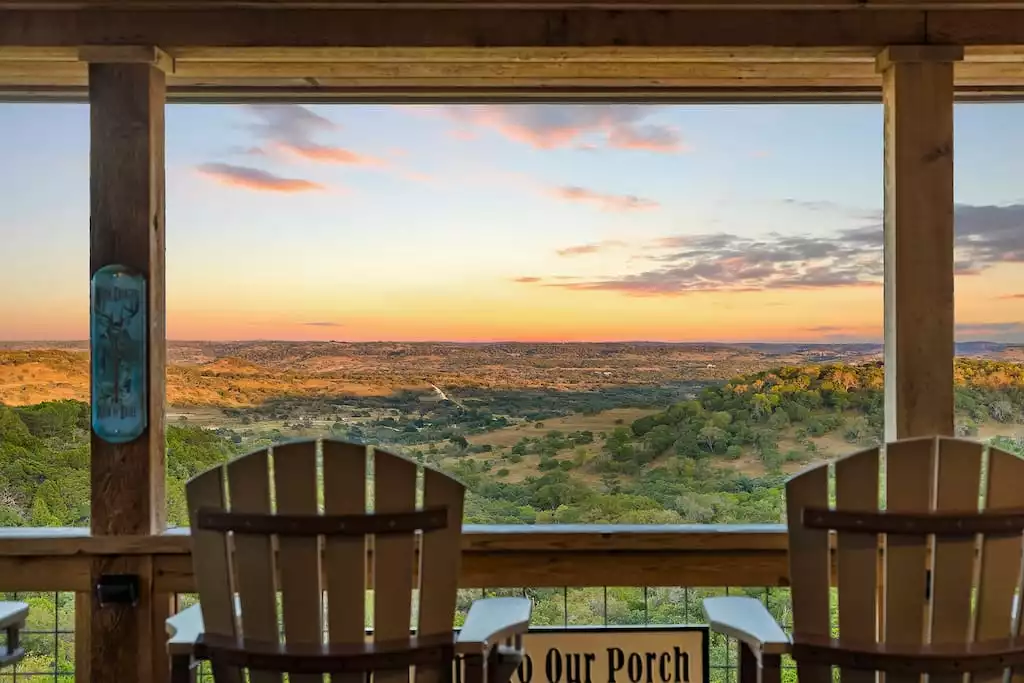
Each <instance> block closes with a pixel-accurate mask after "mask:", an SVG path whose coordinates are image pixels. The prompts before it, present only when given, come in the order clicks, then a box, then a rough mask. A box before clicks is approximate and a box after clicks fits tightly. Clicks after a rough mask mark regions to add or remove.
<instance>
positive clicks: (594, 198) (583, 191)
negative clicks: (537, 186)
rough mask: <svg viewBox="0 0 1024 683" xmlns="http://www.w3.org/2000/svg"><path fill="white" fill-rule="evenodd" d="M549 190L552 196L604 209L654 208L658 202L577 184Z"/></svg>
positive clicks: (632, 209) (636, 209) (631, 209)
mask: <svg viewBox="0 0 1024 683" xmlns="http://www.w3.org/2000/svg"><path fill="white" fill-rule="evenodd" d="M549 192H550V194H551V195H552V196H554V197H557V198H558V199H563V200H565V201H569V202H591V203H593V204H596V205H598V206H600V207H601V208H602V209H604V210H605V211H638V210H643V209H654V208H657V207H658V206H659V204H658V202H656V201H654V200H653V199H646V198H644V197H637V196H636V195H632V194H611V193H608V192H598V191H597V190H588V189H587V188H585V187H580V186H578V185H563V186H561V187H555V188H551V189H550V190H549Z"/></svg>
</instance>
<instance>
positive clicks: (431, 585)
mask: <svg viewBox="0 0 1024 683" xmlns="http://www.w3.org/2000/svg"><path fill="white" fill-rule="evenodd" d="M465 495H466V490H465V488H464V487H463V486H462V485H461V484H459V483H458V482H457V481H455V480H454V479H451V478H449V477H447V476H445V475H444V474H442V473H440V472H436V471H434V470H432V469H429V468H424V471H423V506H424V507H433V506H446V507H447V508H448V527H447V528H445V529H442V530H439V531H432V532H429V533H424V534H423V535H422V540H421V551H420V575H419V581H418V586H419V596H420V605H419V615H418V624H417V627H416V630H417V634H418V635H421V636H423V635H426V636H435V635H440V634H443V633H446V632H448V633H450V632H451V630H452V624H454V623H455V604H456V602H457V599H458V589H459V564H460V562H459V560H460V559H461V557H460V556H461V549H460V548H459V536H460V534H461V531H462V507H463V500H464V498H465ZM441 681H442V676H441V671H440V670H438V669H436V668H433V669H431V668H423V669H417V670H416V681H415V683H441Z"/></svg>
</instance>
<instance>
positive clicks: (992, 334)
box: [956, 322, 1024, 341]
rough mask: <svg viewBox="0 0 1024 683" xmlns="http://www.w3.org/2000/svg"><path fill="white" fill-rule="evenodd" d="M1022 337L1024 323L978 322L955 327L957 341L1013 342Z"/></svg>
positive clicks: (960, 324) (1023, 334)
mask: <svg viewBox="0 0 1024 683" xmlns="http://www.w3.org/2000/svg"><path fill="white" fill-rule="evenodd" d="M1022 336H1024V322H1014V323H1005V322H978V323H959V324H957V326H956V337H957V339H965V340H968V341H970V340H973V341H982V340H984V341H1014V340H1020V338H1021V337H1022Z"/></svg>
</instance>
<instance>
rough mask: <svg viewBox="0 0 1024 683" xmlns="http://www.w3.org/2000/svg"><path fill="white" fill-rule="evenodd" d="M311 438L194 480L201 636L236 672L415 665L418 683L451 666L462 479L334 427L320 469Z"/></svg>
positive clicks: (435, 682) (361, 676)
mask: <svg viewBox="0 0 1024 683" xmlns="http://www.w3.org/2000/svg"><path fill="white" fill-rule="evenodd" d="M317 446H318V442H316V441H302V442H295V443H287V444H282V445H277V446H273V447H272V448H267V449H264V450H260V451H256V452H254V453H250V454H248V455H245V456H243V457H241V458H238V459H236V460H233V461H231V462H228V463H227V464H225V465H222V466H220V467H217V468H214V469H212V470H209V471H207V472H204V473H203V474H201V475H199V476H197V477H196V478H194V479H192V480H191V481H190V482H189V483H188V484H187V486H186V495H187V499H188V508H189V516H190V520H191V525H192V553H193V555H192V557H193V566H194V572H195V577H196V584H197V587H198V591H199V600H200V604H201V609H202V613H203V621H204V626H205V633H204V635H203V642H202V643H201V644H200V649H201V653H202V656H203V657H205V658H208V659H209V660H210V662H211V664H212V667H213V670H214V678H215V680H216V681H217V683H224V682H225V681H231V682H232V683H240V682H241V681H242V680H243V676H242V672H243V671H244V670H245V669H248V670H249V672H250V674H251V677H250V680H251V681H252V682H253V683H271V682H273V683H280V682H281V681H282V675H281V673H282V672H289V680H290V681H291V682H292V683H310V682H312V681H316V682H317V683H320V681H322V680H323V677H322V675H321V674H323V673H328V672H331V673H332V674H333V675H332V678H331V680H332V681H344V682H345V683H355V682H357V681H363V680H365V674H366V673H368V672H375V673H374V680H375V681H376V682H377V683H408V681H409V674H410V667H414V669H415V677H416V681H415V683H439V682H442V681H447V680H449V679H450V676H451V671H452V661H453V656H454V655H453V624H454V616H455V604H456V594H457V590H458V577H459V560H460V557H461V554H460V536H461V529H462V507H463V498H464V495H465V490H464V488H463V486H462V485H461V484H459V483H458V482H456V481H455V480H453V479H451V478H449V477H447V476H445V475H444V474H441V473H440V472H437V471H434V470H432V469H429V468H420V467H419V466H418V465H417V463H415V462H413V461H411V460H408V459H405V458H402V457H399V456H396V455H393V454H391V453H386V452H383V451H380V450H372V449H369V448H367V447H365V446H361V445H355V444H350V443H344V442H340V441H334V440H324V441H322V444H321V448H320V449H319V451H320V454H321V455H322V469H320V468H318V466H317V465H318V448H317ZM371 467H372V471H371V470H370V468H371ZM421 469H422V472H423V479H422V482H423V483H422V491H423V493H422V503H421V504H417V479H418V474H419V472H420V470H421ZM321 477H322V482H323V485H322V491H323V495H322V498H321V497H320V496H318V491H319V490H320V488H321V487H320V486H319V485H318V480H319V479H320V478H321ZM368 481H372V494H371V496H370V497H369V498H368V496H367V492H368V489H370V486H368ZM321 500H322V505H321V503H320V501H321ZM368 503H369V505H368ZM368 507H369V508H372V512H368V511H367V509H368ZM367 579H369V581H368V580H367ZM370 588H372V589H373V600H372V603H371V605H372V607H371V611H370V614H371V615H372V619H370V620H368V619H367V614H366V608H367V606H368V605H367V599H366V596H367V593H366V591H367V589H370ZM415 589H418V590H417V594H418V602H419V605H418V618H417V622H416V624H412V623H411V622H412V615H413V610H414V603H413V592H414V590H415ZM278 593H280V602H279V601H278V599H277V598H278ZM325 593H326V604H325V600H324V594H325ZM236 601H237V608H236ZM279 608H280V609H279ZM279 617H280V618H281V621H283V633H282V629H281V626H280V623H281V621H279ZM368 622H372V627H373V638H372V640H367V638H366V633H365V629H366V626H367V623H368ZM413 626H414V627H415V629H416V635H415V636H414V637H413V636H411V635H410V627H413Z"/></svg>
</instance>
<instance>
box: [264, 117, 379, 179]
mask: <svg viewBox="0 0 1024 683" xmlns="http://www.w3.org/2000/svg"><path fill="white" fill-rule="evenodd" d="M247 111H249V112H250V113H251V114H252V115H253V117H254V118H255V119H256V121H255V123H252V124H251V125H250V126H249V128H250V129H251V130H252V131H253V132H255V133H256V135H257V137H258V138H259V139H260V140H261V144H262V145H263V147H264V149H265V147H268V146H269V147H270V148H271V149H275V150H279V151H281V152H284V153H285V154H288V155H291V156H295V157H299V158H302V159H306V160H308V161H314V162H318V163H326V164H344V165H354V166H385V165H386V162H385V161H384V160H383V159H379V158H377V157H374V156H370V155H368V154H361V153H359V152H354V151H352V150H350V149H347V148H345V147H340V146H337V145H328V144H323V143H322V142H318V141H317V137H318V136H320V135H323V134H324V133H332V132H335V131H338V130H340V129H341V126H339V125H338V124H336V123H335V122H333V121H331V120H330V119H328V118H326V117H324V116H321V115H320V114H317V113H315V112H313V111H311V110H309V109H307V108H306V107H303V106H301V105H297V104H254V105H249V106H248V107H247ZM265 151H266V150H265Z"/></svg>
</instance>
